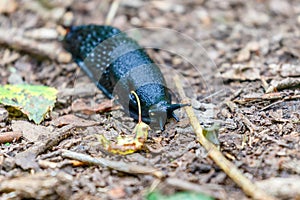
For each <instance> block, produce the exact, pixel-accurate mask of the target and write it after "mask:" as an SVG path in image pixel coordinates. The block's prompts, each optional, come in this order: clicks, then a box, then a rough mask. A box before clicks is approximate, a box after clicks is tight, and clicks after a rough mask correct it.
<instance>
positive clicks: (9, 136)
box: [0, 131, 23, 144]
mask: <svg viewBox="0 0 300 200" xmlns="http://www.w3.org/2000/svg"><path fill="white" fill-rule="evenodd" d="M22 135H23V134H22V132H20V131H13V132H6V133H1V134H0V144H2V143H6V142H12V141H14V140H18V139H19V138H20V137H22Z"/></svg>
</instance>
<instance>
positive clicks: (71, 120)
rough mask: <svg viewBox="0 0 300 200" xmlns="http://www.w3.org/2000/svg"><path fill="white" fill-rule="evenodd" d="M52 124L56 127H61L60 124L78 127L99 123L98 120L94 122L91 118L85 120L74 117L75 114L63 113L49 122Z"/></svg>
mask: <svg viewBox="0 0 300 200" xmlns="http://www.w3.org/2000/svg"><path fill="white" fill-rule="evenodd" d="M51 124H52V125H54V126H56V127H61V126H65V125H69V124H71V125H74V126H78V127H88V126H95V125H97V124H99V122H95V121H92V120H85V119H82V118H79V117H76V116H75V115H72V114H70V115H64V116H61V117H59V118H57V119H55V120H53V121H52V122H51Z"/></svg>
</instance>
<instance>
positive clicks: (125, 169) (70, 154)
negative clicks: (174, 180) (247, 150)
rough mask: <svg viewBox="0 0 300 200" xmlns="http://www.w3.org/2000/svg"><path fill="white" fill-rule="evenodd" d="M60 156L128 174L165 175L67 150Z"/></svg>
mask: <svg viewBox="0 0 300 200" xmlns="http://www.w3.org/2000/svg"><path fill="white" fill-rule="evenodd" d="M62 156H63V157H65V158H71V159H75V160H79V161H81V162H85V163H89V164H93V165H100V166H102V167H108V168H111V169H115V170H118V171H122V172H125V173H129V174H150V175H153V176H156V177H158V178H163V177H164V176H165V174H164V173H163V172H162V171H160V170H158V169H155V168H152V167H146V166H141V165H135V164H129V163H125V162H122V161H112V160H108V159H104V158H94V157H92V156H89V155H85V154H82V153H76V152H72V151H69V150H62Z"/></svg>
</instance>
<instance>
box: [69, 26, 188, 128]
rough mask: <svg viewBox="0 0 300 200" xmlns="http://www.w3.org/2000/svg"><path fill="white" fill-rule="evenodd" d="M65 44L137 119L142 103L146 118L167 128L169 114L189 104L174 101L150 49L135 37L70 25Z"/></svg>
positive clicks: (99, 84)
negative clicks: (139, 42)
mask: <svg viewBox="0 0 300 200" xmlns="http://www.w3.org/2000/svg"><path fill="white" fill-rule="evenodd" d="M63 46H64V48H65V49H66V50H67V51H69V52H70V53H71V54H72V56H73V59H74V61H75V62H76V63H77V64H78V65H79V66H80V68H82V70H83V71H84V72H85V73H86V74H87V75H88V76H89V77H90V79H91V80H92V81H93V82H94V83H95V84H96V85H97V87H98V88H99V89H100V90H102V92H103V93H104V94H105V95H106V96H107V97H108V98H110V99H112V98H114V97H115V96H118V102H119V103H120V104H121V105H122V106H123V107H124V110H125V112H127V113H128V114H129V115H130V116H131V117H133V118H134V119H135V120H138V118H139V115H138V109H137V108H138V106H137V102H136V98H135V97H134V95H133V94H131V91H135V93H136V94H137V95H138V97H139V99H140V103H141V113H142V119H143V121H144V122H146V123H148V124H150V126H151V127H153V128H155V127H159V128H160V129H161V130H163V129H164V124H165V123H166V120H167V118H171V117H172V118H174V119H176V121H178V117H177V116H176V115H175V114H174V110H176V109H178V108H180V107H182V106H186V104H171V95H170V93H169V92H168V89H167V87H166V82H165V79H164V77H163V75H162V73H161V71H160V69H159V68H158V67H157V65H156V64H155V63H154V62H153V60H152V59H151V58H150V57H149V56H148V55H147V53H146V52H145V51H144V49H142V47H140V46H139V45H138V43H137V42H136V41H134V40H133V39H131V38H129V37H128V36H127V35H126V34H125V33H122V32H121V31H120V30H119V29H117V28H114V27H111V26H99V25H86V26H73V27H70V28H69V31H68V33H67V34H66V36H65V38H64V40H63Z"/></svg>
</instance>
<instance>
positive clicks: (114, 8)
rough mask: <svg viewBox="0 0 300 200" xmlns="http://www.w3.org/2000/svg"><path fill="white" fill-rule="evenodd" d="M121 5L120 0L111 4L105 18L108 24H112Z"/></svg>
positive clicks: (115, 0)
mask: <svg viewBox="0 0 300 200" xmlns="http://www.w3.org/2000/svg"><path fill="white" fill-rule="evenodd" d="M119 5H120V0H114V1H113V3H112V4H111V6H110V9H109V11H108V14H107V16H106V20H105V24H106V25H111V22H112V20H113V18H114V17H115V15H116V13H117V10H118V8H119Z"/></svg>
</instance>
